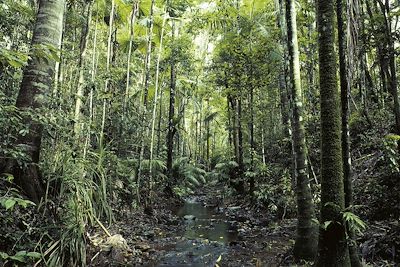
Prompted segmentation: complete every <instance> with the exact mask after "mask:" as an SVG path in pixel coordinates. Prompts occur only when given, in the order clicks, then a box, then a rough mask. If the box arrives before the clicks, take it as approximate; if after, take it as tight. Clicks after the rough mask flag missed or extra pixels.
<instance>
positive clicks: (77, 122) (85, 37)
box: [74, 2, 92, 141]
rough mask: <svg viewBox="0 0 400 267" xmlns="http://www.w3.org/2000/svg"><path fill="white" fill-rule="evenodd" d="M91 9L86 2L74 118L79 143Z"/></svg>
mask: <svg viewBox="0 0 400 267" xmlns="http://www.w3.org/2000/svg"><path fill="white" fill-rule="evenodd" d="M91 7H92V2H86V4H85V10H84V17H85V22H84V24H83V27H82V32H81V40H80V54H79V62H78V69H79V80H78V90H77V92H76V101H75V117H74V133H75V138H76V140H77V141H78V140H79V139H80V133H81V130H82V123H81V108H82V99H83V97H84V96H83V91H84V88H85V56H86V50H87V44H88V41H89V25H90V18H91V12H92V11H91Z"/></svg>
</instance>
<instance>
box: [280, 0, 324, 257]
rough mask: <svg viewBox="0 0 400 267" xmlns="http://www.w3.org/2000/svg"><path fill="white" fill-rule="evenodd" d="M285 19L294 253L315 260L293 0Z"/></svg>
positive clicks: (289, 1) (288, 1)
mask: <svg viewBox="0 0 400 267" xmlns="http://www.w3.org/2000/svg"><path fill="white" fill-rule="evenodd" d="M286 21H287V35H288V51H289V61H290V73H289V76H290V82H291V84H290V85H291V88H292V98H293V118H292V121H293V123H292V125H293V135H292V142H293V144H294V150H295V158H294V161H295V166H296V196H297V218H298V220H297V237H296V243H295V245H294V255H295V257H296V258H297V259H299V260H300V259H301V260H314V258H315V256H316V252H317V229H316V227H315V224H313V222H312V219H313V218H314V206H313V202H312V195H311V188H310V184H309V177H308V167H307V147H306V141H305V130H304V125H303V103H302V89H301V77H300V59H299V47H298V42H297V23H296V8H295V3H294V0H286Z"/></svg>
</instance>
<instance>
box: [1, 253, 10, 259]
mask: <svg viewBox="0 0 400 267" xmlns="http://www.w3.org/2000/svg"><path fill="white" fill-rule="evenodd" d="M9 257H10V256H8V254H7V253H5V252H1V251H0V258H1V259H3V260H6V259H8V258H9Z"/></svg>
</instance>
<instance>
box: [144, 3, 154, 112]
mask: <svg viewBox="0 0 400 267" xmlns="http://www.w3.org/2000/svg"><path fill="white" fill-rule="evenodd" d="M154 5H155V0H151V5H150V17H149V22H148V33H147V34H148V35H147V51H146V57H145V76H144V93H143V103H144V106H145V110H146V106H147V96H148V93H149V83H150V67H151V49H152V40H153V27H154V21H153V20H154ZM145 112H146V111H145Z"/></svg>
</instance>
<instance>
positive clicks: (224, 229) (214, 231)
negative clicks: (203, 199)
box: [177, 200, 237, 244]
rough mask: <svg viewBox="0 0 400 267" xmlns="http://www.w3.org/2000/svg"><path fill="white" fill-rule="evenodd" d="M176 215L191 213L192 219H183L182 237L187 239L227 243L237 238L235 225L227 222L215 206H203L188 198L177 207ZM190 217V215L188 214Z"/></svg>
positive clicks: (183, 215) (181, 215) (182, 215)
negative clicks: (184, 224) (183, 229)
mask: <svg viewBox="0 0 400 267" xmlns="http://www.w3.org/2000/svg"><path fill="white" fill-rule="evenodd" d="M177 215H178V216H180V217H182V218H184V217H185V216H186V215H192V216H194V217H195V219H194V220H192V219H189V220H185V223H186V225H187V226H186V228H185V233H184V234H183V236H184V237H186V238H188V239H198V238H202V239H208V240H210V241H218V242H220V243H223V244H227V243H229V242H231V241H235V240H236V239H237V231H236V229H235V227H233V226H232V225H231V224H229V222H228V220H227V218H226V217H225V215H224V214H222V213H218V212H217V211H216V209H215V208H210V207H204V206H203V205H202V204H201V203H198V202H195V201H192V200H188V201H186V202H185V204H184V205H183V206H182V207H181V208H180V209H179V211H178V212H177ZM189 217H190V216H189Z"/></svg>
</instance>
